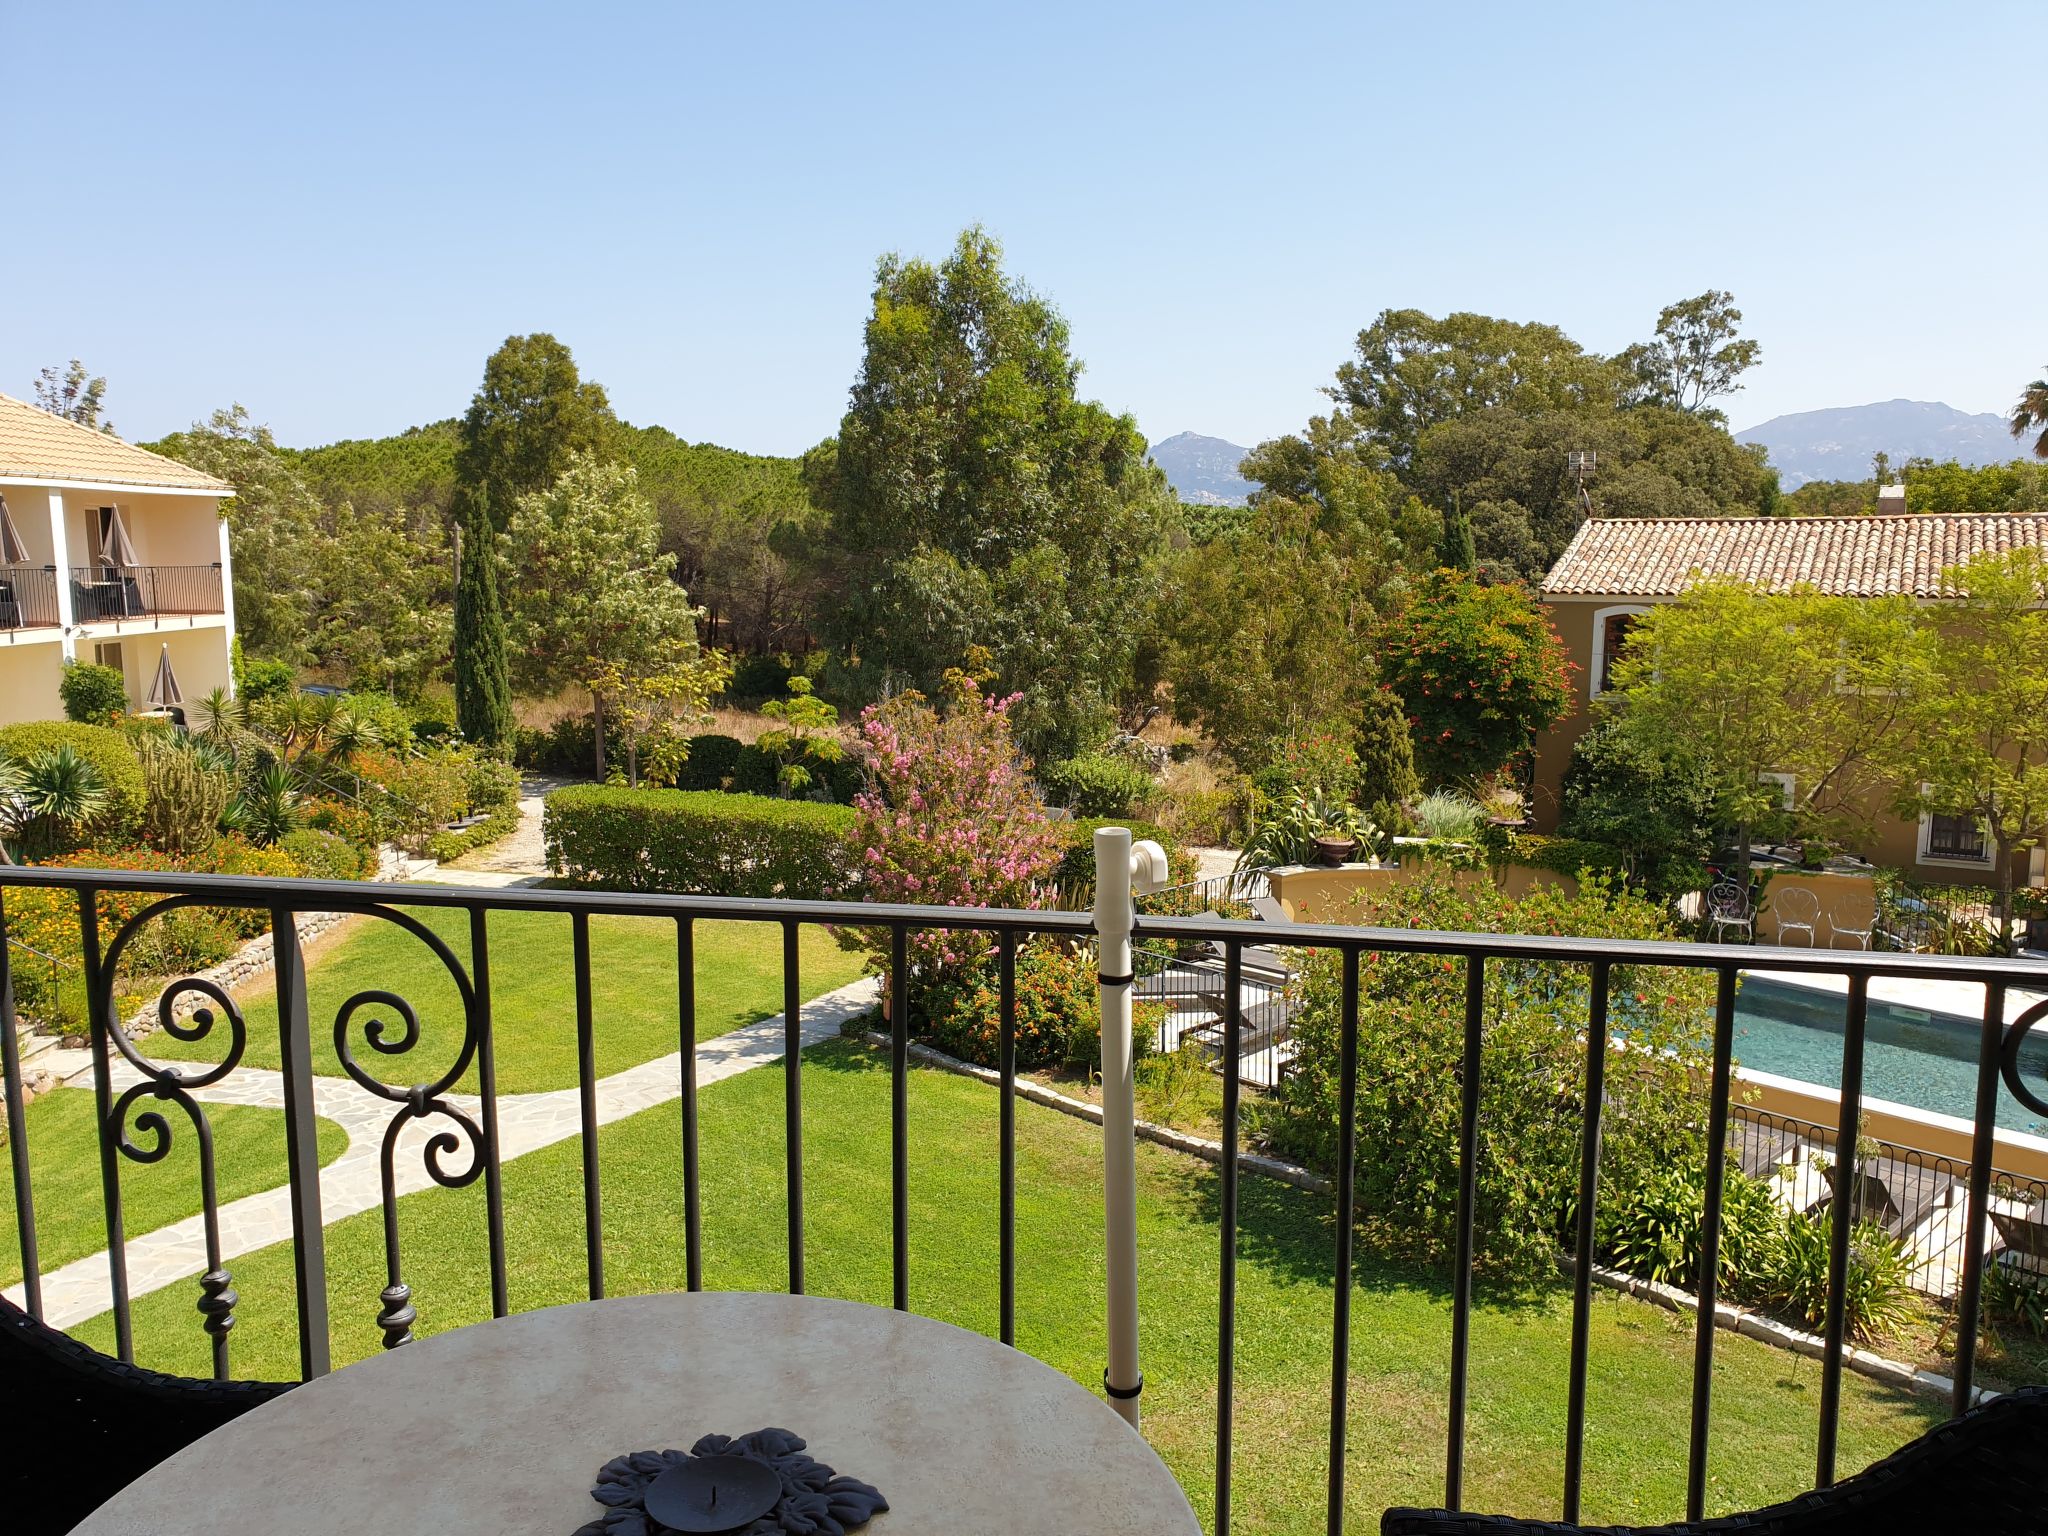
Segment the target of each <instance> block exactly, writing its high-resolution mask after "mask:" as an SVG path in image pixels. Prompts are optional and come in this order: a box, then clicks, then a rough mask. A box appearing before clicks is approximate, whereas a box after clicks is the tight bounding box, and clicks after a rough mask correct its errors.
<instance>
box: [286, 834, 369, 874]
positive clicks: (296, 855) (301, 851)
mask: <svg viewBox="0 0 2048 1536" xmlns="http://www.w3.org/2000/svg"><path fill="white" fill-rule="evenodd" d="M277 846H278V847H279V848H282V849H283V850H284V851H285V853H287V854H288V855H290V856H291V857H292V858H293V859H295V860H297V861H298V864H299V867H300V868H301V869H303V870H304V871H305V873H306V878H307V879H308V880H360V879H362V877H363V851H362V850H361V849H360V848H358V847H356V845H355V844H354V843H352V842H350V841H349V840H348V839H347V838H345V837H343V836H341V835H340V834H339V833H337V832H321V831H318V830H316V829H315V828H312V827H300V828H299V829H298V830H297V831H295V832H287V833H285V835H284V836H283V837H281V838H279V839H278V840H277Z"/></svg>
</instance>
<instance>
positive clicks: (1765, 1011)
mask: <svg viewBox="0 0 2048 1536" xmlns="http://www.w3.org/2000/svg"><path fill="white" fill-rule="evenodd" d="M1847 1001H1848V1000H1847V999H1846V998H1845V997H1843V996H1842V995H1841V994H1840V993H1835V992H1823V991H1819V990H1817V989H1815V988H1812V987H1798V986H1791V985H1788V984H1787V983H1785V982H1782V981H1772V980H1769V979H1767V978H1764V977H1760V976H1744V977H1743V978H1742V986H1741V990H1739V991H1738V992H1737V993H1736V994H1735V1059H1736V1061H1737V1062H1738V1063H1739V1064H1740V1065H1742V1066H1745V1067H1754V1068H1756V1069H1757V1070H1758V1071H1759V1072H1770V1073H1775V1074H1776V1075H1777V1076H1779V1077H1795V1078H1798V1079H1799V1080H1800V1081H1801V1082H1807V1083H1818V1084H1820V1085H1821V1086H1822V1087H1825V1088H1839V1087H1841V1085H1842V1028H1843V1013H1844V1010H1845V1008H1846V1007H1847ZM1865 1018H1866V1020H1867V1023H1866V1025H1865V1029H1864V1036H1863V1041H1864V1044H1863V1093H1864V1096H1865V1097H1866V1098H1874V1099H1889V1100H1890V1101H1891V1102H1892V1103H1894V1104H1907V1105H1911V1106H1913V1107H1914V1108H1917V1109H1931V1110H1934V1111H1935V1112H1936V1113H1938V1114H1944V1115H1954V1116H1956V1117H1957V1118H1959V1119H1963V1120H1969V1119H1972V1118H1974V1116H1975V1114H1976V1105H1977V1036H1978V1030H1979V1024H1978V1021H1977V1020H1975V1019H1968V1018H1963V1017H1961V1016H1960V1015H1957V1014H1949V1013H1935V1012H1931V1011H1929V1010H1928V1009H1925V1008H1909V1007H1906V1006H1904V1005H1903V1004H1899V1003H1887V1002H1881V1001H1879V1000H1878V999H1877V998H1872V999H1871V1000H1870V1004H1869V1011H1868V1012H1867V1014H1866V1015H1865ZM2020 1071H2021V1075H2022V1077H2023V1078H2024V1079H2025V1080H2026V1082H2027V1083H2028V1085H2029V1086H2030V1087H2035V1091H2036V1092H2041V1088H2040V1087H2038V1086H2036V1085H2041V1084H2044V1083H2048V1031H2044V1030H2038V1029H2037V1030H2035V1031H2034V1032H2033V1033H2032V1034H2030V1035H2029V1036H2028V1037H2027V1042H2026V1044H2025V1045H2024V1046H2023V1047H2022V1048H2021V1050H2020ZM2043 1097H2048V1093H2043ZM1998 1123H1999V1125H2000V1126H2002V1127H2004V1128H2005V1129H2007V1130H2012V1131H2028V1132H2031V1133H2032V1134H2034V1135H2036V1136H2044V1135H2048V1117H2044V1116H2041V1115H2037V1114H2035V1113H2034V1111H2032V1110H2031V1109H2028V1108H2027V1107H2026V1106H2025V1105H2023V1104H2021V1103H2020V1102H2019V1101H2018V1100H2017V1099H2015V1098H2014V1097H2013V1096H2012V1094H2011V1092H2010V1091H2009V1090H2008V1089H2007V1088H2006V1086H2005V1084H2004V1082H2003V1081H2002V1080H2001V1081H2000V1083H1999V1087H1998Z"/></svg>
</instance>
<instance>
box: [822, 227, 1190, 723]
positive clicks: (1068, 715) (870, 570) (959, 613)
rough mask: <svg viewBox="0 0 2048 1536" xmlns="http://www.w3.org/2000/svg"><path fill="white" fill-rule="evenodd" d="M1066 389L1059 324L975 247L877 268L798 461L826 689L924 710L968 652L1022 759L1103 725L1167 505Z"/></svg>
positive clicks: (1116, 427) (1104, 421) (1127, 425)
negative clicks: (828, 675)
mask: <svg viewBox="0 0 2048 1536" xmlns="http://www.w3.org/2000/svg"><path fill="white" fill-rule="evenodd" d="M1079 374H1080V364H1079V363H1078V362H1077V361H1076V360H1075V359H1074V357H1073V355H1072V353H1071V351H1070V349H1069V345H1068V334H1067V326H1066V322H1065V321H1064V320H1062V319H1061V318H1060V316H1059V314H1058V313H1057V312H1056V311H1055V310H1054V309H1053V308H1052V306H1051V305H1050V304H1048V303H1047V302H1046V301H1045V300H1044V299H1042V298H1040V297H1039V296H1038V295H1036V294H1034V293H1032V292H1031V291H1030V290H1029V289H1028V288H1026V287H1025V286H1024V285H1023V284H1021V283H1019V282H1017V281H1016V280H1014V279H1012V278H1010V277H1009V276H1007V275H1006V274H1005V273H1004V271H1003V268H1002V250H1001V247H1000V246H999V245H998V244H997V243H996V241H995V240H994V239H993V238H992V237H991V236H989V235H988V234H987V233H985V232H984V231H982V230H980V229H970V230H967V231H966V232H965V233H963V234H962V235H961V236H960V238H959V240H958V242H957V243H956V244H955V246H954V248H953V251H952V254H951V255H949V256H948V257H947V258H946V259H945V260H944V261H942V262H940V263H938V264H936V265H934V264H932V263H930V262H926V261H921V260H906V259H904V258H902V257H900V256H887V257H884V258H883V259H882V261H881V262H880V264H879V265H878V267H877V269H876V273H875V290H874V301H873V309H872V312H871V314H870V315H869V318H868V321H867V327H866V335H865V350H864V355H863V358H862V361H861V369H860V374H859V376H858V378H856V379H855V381H854V384H853V389H852V395H851V401H850V404H849V408H848V410H847V412H846V415H845V417H844V418H843V420H842V421H841V423H840V430H839V436H838V439H837V441H836V443H835V444H834V445H833V446H832V447H831V448H830V449H829V450H828V451H827V452H825V453H821V454H817V455H814V456H812V458H811V459H810V460H808V461H807V467H808V473H809V478H810V481H811V485H812V492H813V495H814V496H815V497H816V498H817V500H818V502H819V504H820V505H821V506H823V507H825V508H826V509H827V510H828V511H829V512H830V515H831V521H830V527H829V530H828V536H827V538H826V539H825V540H824V541H823V549H822V551H821V560H820V565H819V568H820V569H821V570H822V571H824V572H826V573H828V574H829V576H830V579H831V581H832V585H833V597H832V600H831V604H830V611H829V613H828V614H827V616H826V629H827V632H828V635H829V637H830V639H831V640H832V642H833V644H834V646H835V649H836V651H837V653H838V660H839V661H840V663H841V666H842V671H841V672H840V673H839V674H838V675H837V676H836V677H835V683H836V684H837V685H838V686H839V687H840V688H841V689H842V690H843V691H844V692H847V693H850V694H852V695H853V696H855V697H862V698H875V697H880V696H881V695H883V694H885V693H887V692H888V691H890V690H891V689H893V688H898V687H905V686H908V687H915V688H918V689H921V690H924V691H926V692H929V693H936V692H937V690H938V688H939V686H940V684H941V681H942V679H943V677H944V675H945V673H946V671H947V670H948V669H949V668H953V667H957V666H960V665H962V664H963V663H964V662H966V661H967V660H968V658H969V653H970V652H975V653H977V654H979V653H985V654H986V656H987V657H988V658H989V660H988V667H989V670H990V671H992V673H993V679H992V684H991V686H992V688H993V689H994V690H995V691H997V692H999V693H1010V692H1015V693H1020V694H1021V695H1022V698H1021V699H1020V700H1019V702H1018V704H1017V706H1016V708H1015V709H1014V710H1013V711H1012V716H1011V718H1012V721H1013V723H1014V726H1015V729H1016V732H1017V737H1018V740H1019V741H1020V742H1021V743H1023V744H1024V745H1025V747H1026V748H1027V750H1029V751H1030V752H1032V753H1033V754H1034V755H1037V756H1040V757H1059V756H1065V755H1068V754H1070V753H1071V752H1073V751H1074V750H1075V748H1076V747H1077V746H1079V745H1081V744H1082V743H1083V742H1084V741H1085V740H1086V739H1087V737H1088V736H1089V735H1091V734H1092V733H1093V732H1095V731H1097V730H1099V729H1101V728H1102V726H1103V724H1104V722H1106V721H1107V719H1108V716H1109V712H1110V708H1111V705H1112V702H1113V700H1114V699H1115V697H1116V695H1117V693H1118V691H1119V689H1120V688H1121V686H1122V684H1123V682H1124V680H1125V679H1126V678H1127V677H1128V676H1129V674H1130V671H1131V667H1132V660H1133V656H1134V653H1135V650H1136V647H1137V643H1138V626H1137V624H1136V623H1135V622H1134V617H1135V616H1136V615H1137V614H1139V613H1140V612H1141V611H1142V610H1143V608H1144V606H1145V602H1146V598H1147V595H1148V592H1149V591H1150V590H1151V588H1152V585H1153V584H1154V582H1155V581H1156V579H1157V564H1158V561H1157V556H1158V554H1159V552H1160V551H1161V550H1162V549H1163V547H1164V542H1165V540H1166V538H1167V537H1168V535H1169V533H1170V531H1171V530H1172V528H1173V527H1174V526H1175V522H1176V519H1175V515H1174V514H1175V502H1174V499H1173V495H1172V492H1171V490H1170V489H1169V488H1168V486H1167V484H1166V480H1165V477H1164V476H1163V475H1162V474H1161V473H1160V471H1159V470H1158V469H1157V468H1156V467H1154V466H1153V465H1152V464H1150V463H1149V462H1148V461H1147V459H1146V456H1145V439H1144V438H1143V437H1142V436H1140V435H1139V433H1138V429H1137V426H1136V424H1135V423H1134V422H1133V421H1132V420H1131V418H1130V417H1129V416H1118V415H1113V414H1111V413H1110V412H1109V411H1108V410H1106V409H1105V408H1103V407H1102V406H1101V405H1098V404H1096V403H1094V402H1091V401H1086V400H1083V399H1081V398H1080V397H1079V395H1078V394H1077V393H1076V384H1077V381H1078V378H1079Z"/></svg>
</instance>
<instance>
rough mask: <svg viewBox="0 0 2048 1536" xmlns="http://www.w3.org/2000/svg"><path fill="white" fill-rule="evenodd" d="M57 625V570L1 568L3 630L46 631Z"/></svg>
mask: <svg viewBox="0 0 2048 1536" xmlns="http://www.w3.org/2000/svg"><path fill="white" fill-rule="evenodd" d="M56 622H57V567H55V566H54V565H0V629H45V628H48V627H50V626H52V625H54V624H55V623H56Z"/></svg>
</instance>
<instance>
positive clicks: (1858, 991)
mask: <svg viewBox="0 0 2048 1536" xmlns="http://www.w3.org/2000/svg"><path fill="white" fill-rule="evenodd" d="M1869 989H1870V978H1869V977H1868V976H1865V975H1863V974H1861V973H1860V972H1859V973H1852V974H1851V975H1850V977H1849V1006H1848V1013H1847V1017H1846V1019H1845V1020H1844V1025H1843V1031H1842V1090H1841V1093H1842V1105H1841V1120H1840V1121H1839V1123H1838V1124H1837V1126H1836V1128H1835V1167H1834V1186H1835V1193H1834V1198H1833V1199H1832V1200H1830V1201H1829V1202H1828V1304H1827V1313H1826V1317H1825V1320H1824V1322H1823V1324H1822V1335H1821V1337H1822V1341H1823V1343H1822V1350H1821V1361H1820V1441H1819V1450H1818V1453H1817V1456H1816V1460H1815V1471H1814V1474H1813V1479H1814V1486H1815V1487H1816V1488H1832V1487H1833V1486H1834V1482H1835V1436H1836V1432H1837V1430H1838V1429H1839V1428H1840V1424H1841V1417H1842V1333H1843V1328H1844V1324H1845V1319H1846V1312H1847V1303H1848V1289H1849V1285H1848V1282H1849V1239H1850V1237H1851V1236H1852V1235H1853V1234H1854V1231H1855V1226H1856V1186H1857V1178H1856V1131H1857V1126H1858V1123H1859V1122H1860V1121H1861V1120H1862V1118H1863V1025H1864V1020H1865V1018H1866V1017H1867V1016H1868V1003H1869Z"/></svg>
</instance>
